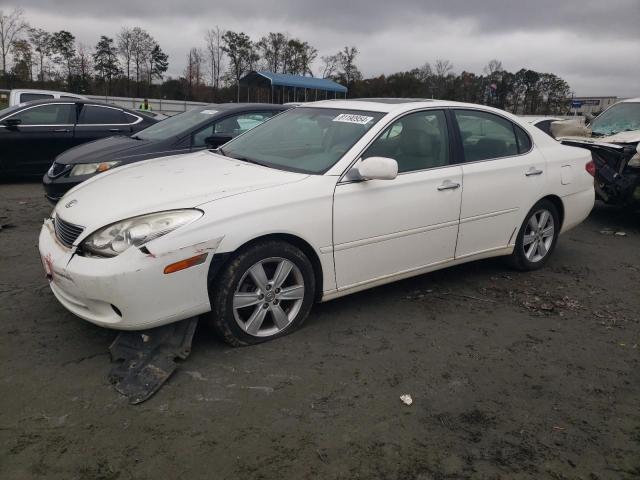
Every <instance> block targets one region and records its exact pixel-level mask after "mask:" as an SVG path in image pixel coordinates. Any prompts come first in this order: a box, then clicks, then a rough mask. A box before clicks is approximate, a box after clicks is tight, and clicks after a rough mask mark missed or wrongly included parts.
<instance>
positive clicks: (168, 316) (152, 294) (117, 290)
mask: <svg viewBox="0 0 640 480" xmlns="http://www.w3.org/2000/svg"><path fill="white" fill-rule="evenodd" d="M39 249H40V255H41V257H42V263H43V266H44V269H45V273H46V275H47V278H48V279H49V283H50V287H51V291H52V292H53V294H54V295H55V296H56V298H57V299H58V301H59V302H60V303H61V304H62V305H63V306H64V307H65V308H67V309H68V310H69V311H70V312H72V313H74V314H75V315H77V316H78V317H80V318H83V319H85V320H87V321H89V322H91V323H94V324H96V325H99V326H102V327H108V328H113V329H118V330H141V329H146V328H153V327H157V326H161V325H165V324H168V323H172V322H176V321H178V320H183V319H186V318H190V317H193V316H197V315H200V314H202V313H205V312H208V311H209V310H210V309H211V307H210V303H209V295H208V291H207V273H208V268H209V262H210V261H211V258H212V257H213V253H214V251H212V250H210V251H208V252H207V253H208V256H207V259H206V261H204V262H203V263H200V264H198V265H195V266H193V267H191V268H187V269H185V270H181V271H178V272H176V273H172V274H165V273H164V268H165V267H166V266H167V265H170V264H172V263H175V262H179V261H180V260H183V259H184V258H186V257H190V256H193V255H195V254H200V253H202V252H203V251H202V249H201V248H195V247H193V248H191V247H187V248H182V249H180V250H178V251H175V252H169V253H166V254H163V255H159V256H154V255H151V254H145V253H143V252H142V251H140V249H138V248H135V247H132V248H129V249H128V250H126V251H125V252H123V253H122V254H120V255H118V256H116V257H112V258H92V257H83V256H81V255H79V254H77V253H74V249H69V248H67V247H65V246H64V245H62V244H61V243H60V242H58V240H57V238H56V237H55V234H54V231H53V224H52V221H51V220H50V219H48V220H46V221H45V223H44V225H43V227H42V230H41V231H40V239H39Z"/></svg>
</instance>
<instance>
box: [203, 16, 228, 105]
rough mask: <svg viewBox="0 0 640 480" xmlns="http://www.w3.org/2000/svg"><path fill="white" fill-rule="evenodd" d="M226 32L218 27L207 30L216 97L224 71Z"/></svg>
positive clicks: (212, 82)
mask: <svg viewBox="0 0 640 480" xmlns="http://www.w3.org/2000/svg"><path fill="white" fill-rule="evenodd" d="M223 36H224V30H222V29H221V28H220V27H218V26H217V25H216V27H215V28H212V29H209V30H207V33H206V34H205V40H206V46H207V47H206V48H207V57H208V60H209V75H211V77H210V78H211V86H212V87H213V91H214V96H215V95H216V93H217V92H218V89H219V88H220V78H221V77H222V72H223V71H224V66H223V61H224V51H223V49H222V37H223Z"/></svg>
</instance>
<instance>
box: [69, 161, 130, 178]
mask: <svg viewBox="0 0 640 480" xmlns="http://www.w3.org/2000/svg"><path fill="white" fill-rule="evenodd" d="M119 163H120V162H100V163H79V164H77V165H74V166H73V168H72V169H71V173H69V176H70V177H80V176H82V175H92V174H94V173H100V172H105V171H107V170H109V169H110V168H113V167H115V166H116V165H118V164H119Z"/></svg>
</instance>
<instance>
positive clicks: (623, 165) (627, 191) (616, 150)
mask: <svg viewBox="0 0 640 480" xmlns="http://www.w3.org/2000/svg"><path fill="white" fill-rule="evenodd" d="M559 140H560V141H561V142H562V143H563V144H564V145H570V146H573V147H581V148H586V149H588V150H590V151H591V156H592V158H593V161H594V163H595V165H596V175H595V189H596V193H597V195H598V197H599V198H600V199H601V200H603V201H604V202H606V203H609V204H614V205H624V206H632V207H639V206H640V151H639V150H640V147H639V145H640V143H626V144H618V143H606V142H598V141H597V139H584V140H582V139H576V138H572V139H568V138H565V139H559Z"/></svg>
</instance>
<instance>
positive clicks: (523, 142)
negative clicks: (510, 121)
mask: <svg viewBox="0 0 640 480" xmlns="http://www.w3.org/2000/svg"><path fill="white" fill-rule="evenodd" d="M545 123H546V122H545ZM550 127H551V122H548V123H547V129H548V131H547V133H548V134H549V135H551V130H550ZM513 129H514V130H515V131H516V140H517V141H518V152H519V153H526V152H528V151H529V150H531V139H530V138H529V135H527V132H525V131H524V130H523V129H521V128H520V127H519V126H517V125H514V126H513ZM543 131H544V130H543Z"/></svg>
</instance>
